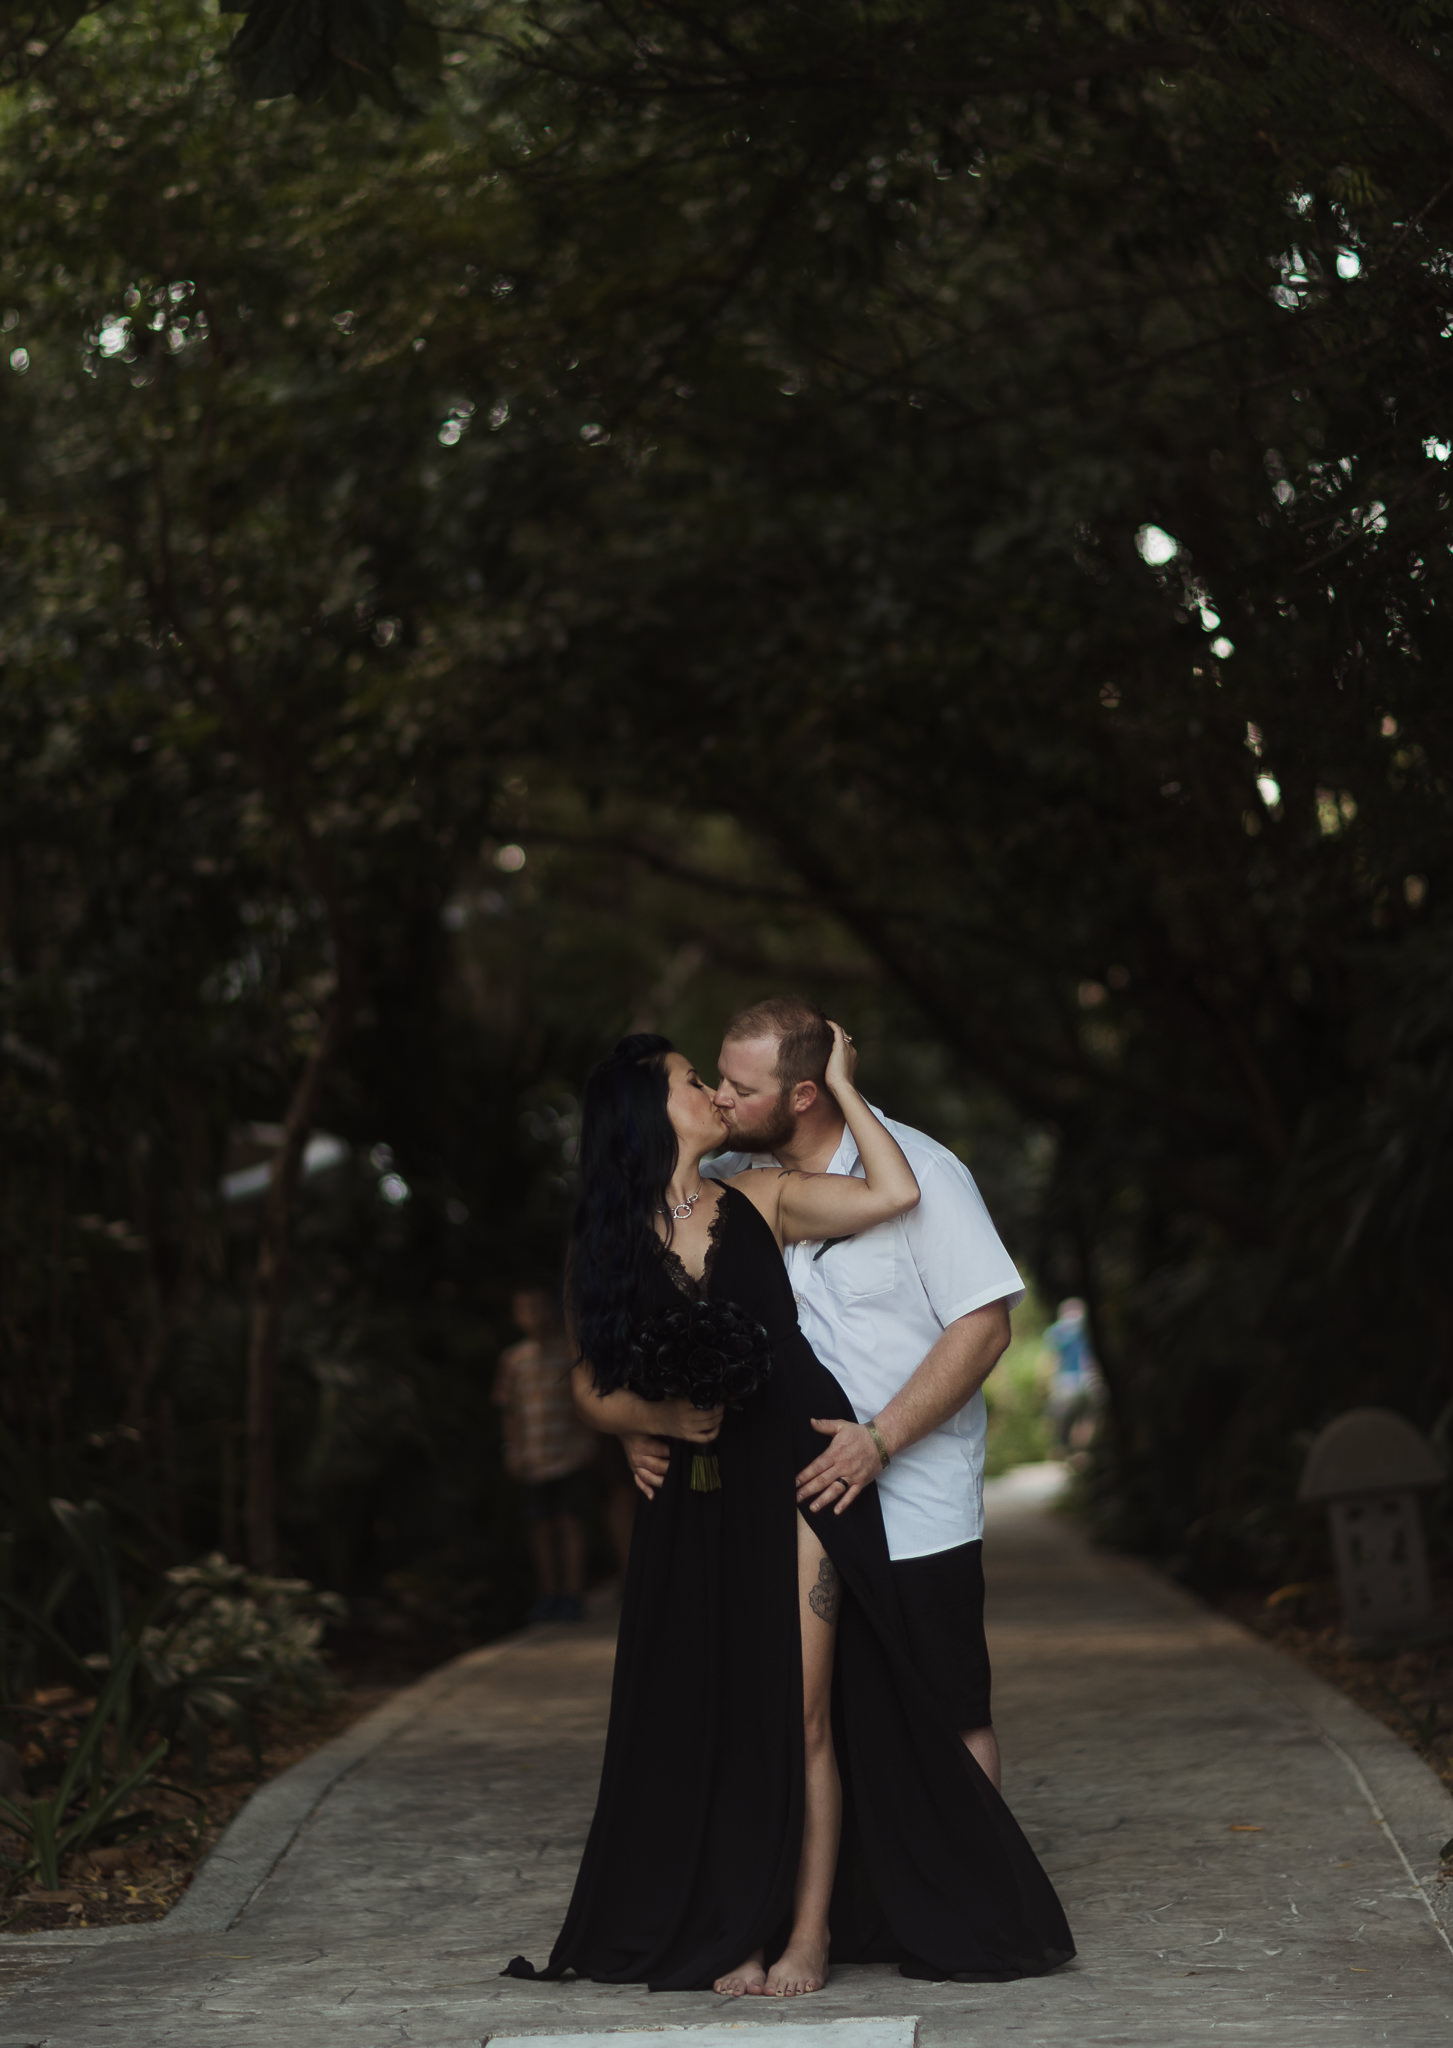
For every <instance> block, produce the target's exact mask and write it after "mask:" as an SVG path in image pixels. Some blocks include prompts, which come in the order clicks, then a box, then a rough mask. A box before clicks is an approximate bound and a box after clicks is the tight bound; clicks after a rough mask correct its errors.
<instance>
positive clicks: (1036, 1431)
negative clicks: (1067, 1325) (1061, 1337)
mask: <svg viewBox="0 0 1453 2048" xmlns="http://www.w3.org/2000/svg"><path fill="white" fill-rule="evenodd" d="M1011 1321H1012V1327H1013V1336H1012V1338H1011V1339H1010V1344H1009V1349H1008V1350H1007V1351H1006V1352H1005V1353H1004V1356H1003V1357H1002V1358H1001V1359H1000V1361H999V1363H998V1364H997V1365H996V1366H995V1368H994V1370H993V1372H992V1373H990V1375H989V1378H988V1380H987V1381H986V1382H985V1385H984V1400H985V1402H986V1404H987V1406H988V1410H989V1444H988V1449H987V1451H986V1453H985V1458H984V1472H985V1475H986V1476H987V1477H988V1478H990V1479H995V1478H997V1477H998V1475H999V1474H1000V1473H1001V1472H1012V1471H1013V1470H1014V1468H1015V1466H1016V1465H1037V1464H1040V1463H1042V1462H1043V1460H1044V1459H1046V1458H1048V1457H1051V1456H1052V1455H1053V1452H1054V1435H1053V1432H1052V1431H1051V1429H1050V1426H1049V1418H1048V1416H1047V1415H1046V1414H1045V1412H1044V1402H1045V1395H1046V1393H1047V1392H1048V1390H1049V1376H1050V1365H1049V1362H1048V1360H1047V1359H1046V1358H1045V1356H1044V1333H1045V1331H1046V1330H1047V1329H1048V1327H1049V1325H1050V1323H1051V1322H1052V1321H1053V1318H1052V1317H1051V1316H1050V1315H1049V1314H1048V1313H1047V1312H1046V1310H1045V1307H1044V1304H1043V1302H1041V1301H1040V1300H1039V1299H1038V1298H1037V1297H1036V1295H1035V1294H1034V1292H1033V1291H1032V1290H1031V1291H1030V1292H1029V1293H1028V1294H1027V1295H1026V1296H1025V1297H1024V1300H1023V1301H1021V1302H1020V1304H1019V1306H1018V1308H1017V1309H1015V1311H1014V1313H1013V1317H1012V1319H1011Z"/></svg>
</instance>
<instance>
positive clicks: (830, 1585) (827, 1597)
mask: <svg viewBox="0 0 1453 2048" xmlns="http://www.w3.org/2000/svg"><path fill="white" fill-rule="evenodd" d="M842 1597H843V1582H842V1580H841V1579H840V1578H839V1577H838V1570H837V1566H836V1565H835V1564H834V1563H833V1561H832V1559H831V1558H830V1557H825V1558H824V1559H823V1560H822V1562H821V1564H820V1565H819V1566H818V1567H817V1584H816V1585H815V1586H814V1587H813V1589H812V1591H811V1592H810V1593H809V1594H808V1596H807V1604H808V1606H809V1607H810V1608H811V1609H812V1611H813V1613H814V1614H815V1615H816V1616H817V1618H818V1620H819V1621H825V1622H827V1624H828V1626H829V1627H831V1625H832V1623H833V1622H835V1621H836V1620H837V1611H838V1608H839V1607H840V1606H841V1604H842Z"/></svg>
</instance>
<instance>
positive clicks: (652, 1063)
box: [506, 998, 1074, 1997]
mask: <svg viewBox="0 0 1453 2048" xmlns="http://www.w3.org/2000/svg"><path fill="white" fill-rule="evenodd" d="M855 1064H856V1055H855V1053H854V1050H853V1045H852V1041H851V1039H850V1038H849V1037H848V1036H847V1034H846V1033H845V1032H844V1031H843V1030H842V1029H841V1027H840V1026H838V1025H836V1024H833V1023H830V1022H829V1020H828V1019H827V1018H826V1017H825V1016H824V1015H823V1014H822V1012H821V1011H820V1010H819V1009H817V1008H816V1006H815V1005H813V1004H811V1003H808V1002H806V1001H803V1000H801V999H798V998H779V999H774V1000H769V1001H766V1002H762V1003H757V1004H754V1005H753V1006H752V1007H751V1008H750V1009H747V1010H744V1011H742V1012H740V1013H739V1014H738V1015H737V1016H736V1017H734V1018H733V1019H732V1020H731V1022H730V1023H729V1024H728V1026H727V1030H726V1034H725V1038H724V1040H723V1043H722V1047H721V1054H720V1059H719V1063H718V1065H719V1072H720V1077H721V1078H720V1085H719V1086H718V1087H717V1088H716V1089H715V1090H713V1089H712V1088H710V1087H709V1086H708V1085H707V1084H706V1083H705V1082H704V1081H703V1080H702V1079H701V1077H700V1076H699V1075H698V1073H697V1072H696V1069H695V1068H694V1067H693V1066H692V1065H691V1064H690V1062H689V1061H688V1060H687V1059H686V1057H685V1056H684V1055H683V1054H682V1053H679V1052H678V1051H676V1049H675V1047H674V1046H672V1045H671V1043H670V1042H669V1040H667V1039H665V1038H661V1037H658V1036H656V1035H654V1034H650V1033H644V1032H638V1033H635V1034H633V1035H632V1036H631V1037H628V1038H624V1039H622V1040H621V1042H620V1044H619V1045H618V1046H617V1047H616V1048H615V1051H614V1052H613V1053H612V1054H611V1055H610V1057H609V1058H608V1059H606V1060H604V1061H602V1063H601V1064H600V1065H599V1066H598V1067H597V1068H596V1069H595V1071H594V1072H593V1073H592V1074H591V1076H590V1079H589V1081H588V1082H587V1084H586V1088H585V1092H584V1101H583V1124H582V1130H581V1140H580V1183H581V1184H580V1200H579V1206H578V1209H577V1212H576V1216H575V1221H574V1225H573V1229H572V1233H571V1241H570V1251H569V1258H568V1264H567V1269H566V1301H567V1308H568V1311H569V1317H570V1325H571V1330H572V1333H573V1337H574V1340H575V1343H576V1345H577V1347H578V1351H579V1361H578V1363H577V1364H576V1366H575V1368H574V1389H575V1396H576V1400H577V1403H578V1404H579V1406H580V1408H581V1411H582V1412H583V1414H584V1415H585V1416H586V1418H587V1419H588V1420H589V1421H590V1423H591V1424H592V1425H593V1426H594V1427H595V1428H596V1429H598V1430H601V1431H604V1432H605V1433H607V1434H610V1435H614V1436H618V1437H620V1438H622V1439H623V1441H624V1444H625V1449H626V1453H627V1456H628V1457H629V1459H630V1462H631V1466H632V1470H633V1472H634V1474H635V1477H636V1483H637V1485H638V1487H639V1488H640V1490H641V1493H642V1495H643V1499H642V1501H641V1503H640V1506H639V1510H638V1513H637V1517H636V1526H635V1533H634V1537H633V1541H632V1546H631V1555H630V1564H629V1568H628V1570H627V1573H626V1580H625V1586H624V1589H623V1593H622V1606H621V1620H620V1633H619V1641H618V1647H617V1652H616V1665H615V1679H614V1685H613V1689H612V1695H611V1710H610V1726H609V1732H608V1735H607V1739H606V1750H605V1761H604V1765H603V1768H602V1772H601V1782H600V1793H599V1798H598V1802H597V1805H596V1810H595V1817H594V1820H593V1822H592V1824H591V1829H590V1834H589V1838H588V1840H587V1842H586V1846H585V1853H584V1856H583V1858H582V1861H581V1865H580V1871H579V1875H578V1876H577V1878H576V1883H575V1891H574V1895H573V1897H572V1899H571V1902H570V1908H569V1911H568V1913H567V1914H566V1917H565V1923H564V1926H563V1927H562V1928H561V1931H560V1934H559V1937H558V1939H557V1941H556V1943H555V1946H554V1949H553V1950H552V1952H551V1955H550V1959H549V1962H548V1963H547V1964H546V1965H545V1966H544V1968H543V1969H539V1970H537V1969H536V1968H535V1967H534V1966H533V1965H531V1964H530V1963H529V1962H527V1961H526V1960H525V1959H524V1958H523V1957H521V1956H517V1957H515V1959H514V1960H513V1962H511V1963H510V1964H509V1965H508V1968H507V1971H506V1974H507V1975H511V1976H516V1977H537V1976H538V1977H543V1978H559V1977H563V1976H565V1975H567V1974H574V1975H576V1976H578V1977H586V1978H592V1979H595V1980H596V1981H599V1982H603V1983H631V1984H634V1983H644V1984H647V1985H649V1986H650V1988H651V1989H652V1990H656V1991H667V1990H671V1991H684V1990H705V1989H707V1988H711V1989H713V1990H715V1991H717V1992H719V1993H721V1994H723V1995H725V1996H742V1995H767V1996H787V1997H790V1996H793V1995H796V1994H800V1993H805V1992H811V1991H817V1990H820V1989H821V1988H822V1986H823V1985H824V1984H825V1983H826V1982H827V1978H828V1967H829V1955H831V1958H832V1959H833V1960H834V1961H837V1962H871V1963H877V1962H888V1963H896V1964H897V1966H898V1968H899V1969H900V1970H901V1971H902V1972H903V1974H904V1975H905V1976H909V1977H919V1978H932V1979H945V1978H952V1979H955V1980H960V1981H996V1980H1003V1979H1008V1978H1013V1977H1023V1976H1034V1975H1040V1974H1042V1973H1044V1972H1045V1971H1048V1970H1052V1969H1055V1968H1057V1967H1058V1966H1059V1965H1060V1964H1061V1963H1064V1962H1066V1961H1067V1960H1068V1959H1069V1958H1070V1957H1071V1956H1072V1955H1073V1954H1074V1944H1073V1942H1072V1940H1071V1937H1070V1931H1069V1928H1068V1926H1067V1924H1066V1922H1065V1917H1064V1914H1063V1911H1062V1910H1061V1908H1060V1904H1059V1901H1058V1899H1057V1898H1056V1896H1055V1893H1054V1890H1053V1888H1052V1886H1051V1885H1050V1882H1049V1879H1048V1877H1047V1876H1046V1875H1045V1873H1044V1871H1043V1869H1042V1868H1041V1866H1040V1864H1039V1862H1038V1860H1037V1859H1036V1857H1035V1855H1034V1852H1033V1851H1032V1850H1031V1848H1030V1847H1029V1844H1028V1843H1027V1842H1026V1841H1025V1839H1024V1836H1023V1834H1022V1833H1021V1832H1020V1829H1019V1827H1018V1825H1017V1824H1016V1822H1015V1820H1014V1817H1013V1815H1012V1814H1011V1813H1010V1811H1009V1809H1008V1807H1007V1806H1006V1805H1005V1804H1004V1801H1003V1800H1002V1798H1001V1797H1000V1795H999V1791H998V1780H999V1757H998V1748H997V1744H996V1741H995V1737H994V1731H993V1727H992V1724H991V1720H990V1712H989V1661H988V1654H987V1651H986V1649H985V1645H984V1629H983V1590H984V1582H983V1569H982V1555H981V1554H982V1535H983V1454H984V1434H985V1415H984V1402H983V1396H982V1394H981V1392H980V1391H979V1390H980V1388H981V1386H982V1384H983V1381H984V1380H985V1378H986V1377H987V1376H988V1373H989V1371H990V1370H991V1369H992V1367H993V1365H994V1364H995V1362H996V1361H997V1359H998V1358H999V1356H1000V1354H1001V1353H1002V1351H1003V1350H1004V1347H1005V1345H1006V1344H1007V1342H1008V1339H1009V1309H1010V1308H1011V1307H1012V1306H1013V1305H1014V1303H1015V1302H1016V1301H1018V1300H1019V1299H1020V1298H1021V1296H1022V1292H1023V1290H1022V1287H1021V1283H1020V1280H1019V1276H1018V1274H1017V1273H1016V1271H1015V1269H1014V1266H1013V1264H1012V1263H1011V1261H1010V1259H1009V1257H1008V1254H1007V1253H1006V1252H1005V1250H1004V1247H1003V1246H1002V1244H1001V1243H1000V1241H999V1238H998V1235H997V1233H996V1232H995V1229H994V1226H993V1223H992V1222H991V1221H990V1218H989V1215H988V1212H987V1210H986V1209H985V1207H984V1204H983V1201H982V1200H981V1198H980V1196H979V1193H978V1190H977V1188H976V1187H975V1185H974V1182H973V1180H972V1178H971V1177H970V1175H969V1173H968V1172H967V1171H966V1169H965V1168H964V1167H963V1165H962V1164H961V1163H960V1162H959V1160H958V1159H956V1158H955V1157H954V1155H953V1154H952V1153H951V1152H949V1151H948V1150H947V1149H946V1148H945V1147H944V1146H942V1145H939V1144H937V1143H936V1142H935V1141H934V1140H933V1139H932V1138H928V1137H925V1136H924V1135H923V1134H922V1133H921V1132H918V1131H914V1130H910V1129H909V1128H908V1127H906V1126H905V1125H902V1124H898V1123H894V1122H892V1121H890V1120H887V1119H884V1118H882V1117H880V1116H879V1115H877V1114H876V1112H875V1111H874V1110H872V1109H871V1108H870V1107H869V1105H868V1104H867V1102H866V1101H865V1100H864V1098H863V1097H862V1095H861V1094H860V1093H859V1092H858V1089H857V1087H856V1085H855V1083H854V1079H853V1075H854V1069H855Z"/></svg>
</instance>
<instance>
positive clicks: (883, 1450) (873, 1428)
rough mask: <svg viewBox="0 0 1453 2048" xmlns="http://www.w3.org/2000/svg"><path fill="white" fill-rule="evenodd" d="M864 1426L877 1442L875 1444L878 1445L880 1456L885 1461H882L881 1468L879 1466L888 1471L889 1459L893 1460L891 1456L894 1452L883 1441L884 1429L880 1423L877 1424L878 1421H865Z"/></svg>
mask: <svg viewBox="0 0 1453 2048" xmlns="http://www.w3.org/2000/svg"><path fill="white" fill-rule="evenodd" d="M863 1427H864V1429H865V1430H866V1431H867V1432H868V1434H869V1436H870V1437H871V1438H872V1439H873V1442H874V1444H875V1445H876V1447H877V1451H878V1456H879V1457H880V1458H881V1459H882V1461H883V1462H882V1465H881V1466H880V1468H879V1469H880V1470H881V1471H885V1472H886V1471H887V1469H888V1464H889V1461H890V1460H891V1458H892V1455H893V1454H892V1452H891V1451H890V1450H889V1449H888V1446H887V1445H886V1444H885V1443H884V1441H883V1432H882V1430H881V1429H879V1427H878V1425H877V1423H876V1422H865V1423H864V1424H863Z"/></svg>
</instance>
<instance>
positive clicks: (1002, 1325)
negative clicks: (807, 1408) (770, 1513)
mask: <svg viewBox="0 0 1453 2048" xmlns="http://www.w3.org/2000/svg"><path fill="white" fill-rule="evenodd" d="M1008 1347H1009V1310H1008V1308H1007V1306H1006V1305H1005V1303H1004V1302H1002V1301H991V1302H987V1303H986V1304H985V1305H984V1307H983V1308H976V1309H971V1310H970V1312H969V1314H968V1315H966V1316H960V1317H959V1318H958V1320H957V1321H956V1322H952V1323H950V1324H949V1326H948V1328H947V1329H946V1330H945V1331H944V1333H943V1335H942V1336H941V1337H940V1338H939V1340H938V1342H937V1343H936V1344H935V1345H934V1347H933V1349H932V1350H931V1351H930V1352H929V1353H928V1356H927V1357H926V1358H925V1359H924V1360H923V1363H922V1364H921V1365H920V1366H919V1367H918V1368H917V1370H916V1371H915V1372H914V1374H913V1376H912V1378H911V1379H908V1380H905V1382H904V1383H903V1385H902V1386H901V1387H900V1388H899V1389H898V1392H897V1393H896V1394H895V1395H894V1396H893V1398H892V1400H891V1401H890V1402H889V1403H888V1404H887V1406H886V1407H885V1408H883V1409H881V1410H880V1411H879V1413H878V1414H877V1415H875V1416H874V1417H873V1421H874V1424H875V1426H876V1428H877V1430H878V1433H879V1435H880V1436H881V1437H882V1439H883V1442H884V1444H885V1445H886V1446H887V1450H888V1455H889V1456H890V1457H896V1456H897V1454H898V1452H899V1451H903V1450H906V1449H907V1448H908V1446H909V1445H910V1444H916V1443H917V1442H918V1441H919V1440H920V1438H922V1437H926V1436H929V1435H931V1434H932V1432H933V1431H934V1430H936V1429H937V1428H938V1427H939V1425H940V1424H941V1423H944V1422H947V1421H948V1419H949V1417H950V1416H951V1415H956V1414H957V1413H958V1411H959V1409H960V1408H962V1407H963V1406H964V1404H965V1403H966V1402H968V1401H971V1400H972V1399H973V1398H974V1395H975V1394H977V1393H978V1391H979V1389H980V1387H982V1386H983V1384H984V1382H985V1380H986V1379H987V1378H988V1377H989V1375H990V1373H991V1372H992V1371H993V1370H994V1367H995V1366H996V1365H997V1364H998V1363H999V1360H1000V1359H1001V1358H1002V1357H1003V1355H1004V1353H1005V1351H1006V1350H1007V1349H1008ZM812 1426H813V1428H814V1429H816V1430H820V1431H821V1432H822V1434H823V1435H824V1436H828V1437H831V1438H832V1442H831V1443H830V1444H829V1445H828V1446H827V1448H826V1450H824V1452H823V1454H822V1456H821V1457H820V1458H817V1459H815V1460H814V1461H813V1463H812V1464H810V1465H809V1466H808V1467H807V1469H806V1470H805V1471H803V1472H799V1473H798V1475H797V1499H798V1503H799V1505H804V1506H805V1505H809V1504H810V1506H811V1508H812V1511H813V1513H814V1514H817V1513H819V1512H820V1511H821V1510H822V1509H823V1508H826V1507H830V1508H832V1510H833V1512H834V1513H835V1514H841V1513H842V1511H843V1509H844V1508H846V1507H850V1506H851V1505H852V1503H853V1502H854V1501H855V1500H856V1499H857V1497H858V1495H859V1494H860V1493H861V1492H862V1490H863V1488H864V1487H865V1486H869V1485H871V1484H872V1482H873V1481H874V1480H875V1479H876V1478H877V1477H878V1474H879V1473H880V1472H881V1471H882V1469H883V1460H882V1458H881V1456H880V1455H879V1451H878V1446H877V1444H876V1443H875V1442H874V1441H873V1439H872V1437H871V1436H870V1435H869V1434H868V1430H867V1427H866V1425H865V1424H863V1423H861V1422H844V1421H840V1420H829V1419H827V1418H823V1419H822V1420H819V1419H818V1418H817V1417H815V1416H814V1418H813V1423H812Z"/></svg>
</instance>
